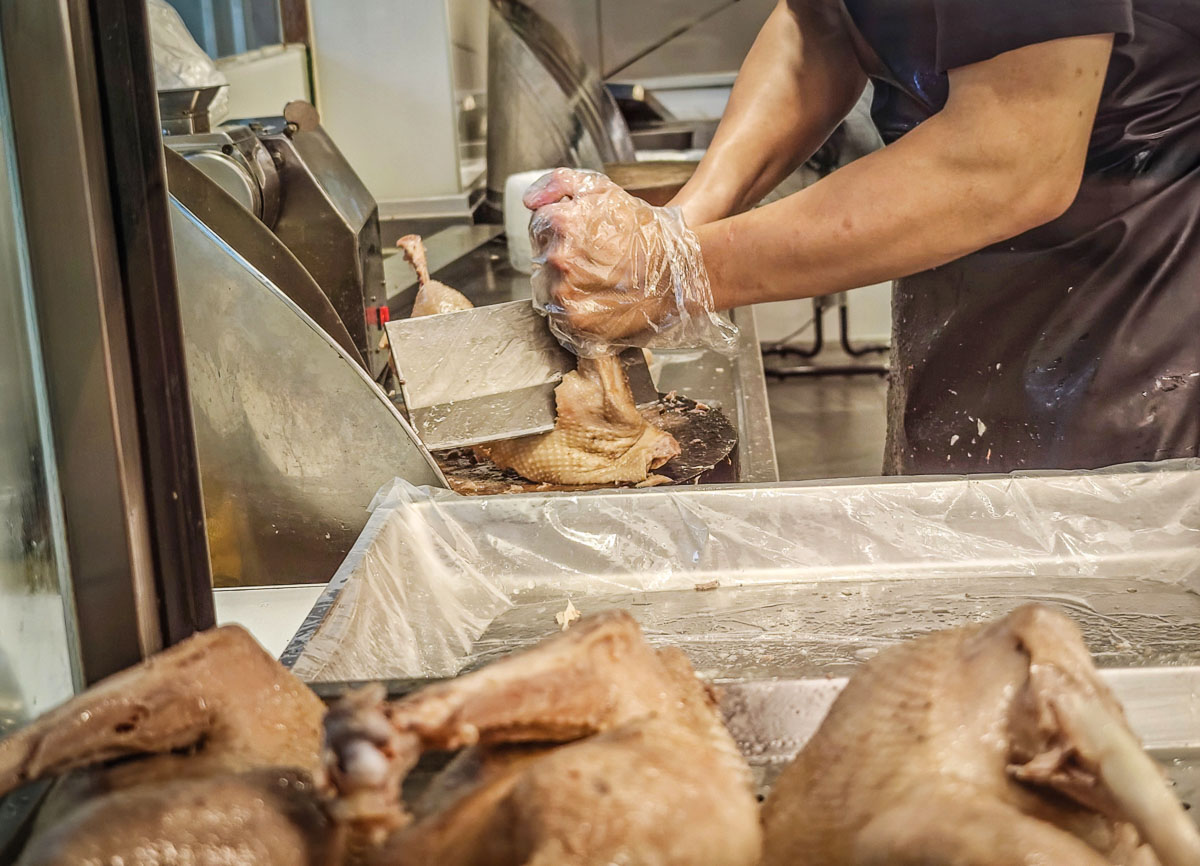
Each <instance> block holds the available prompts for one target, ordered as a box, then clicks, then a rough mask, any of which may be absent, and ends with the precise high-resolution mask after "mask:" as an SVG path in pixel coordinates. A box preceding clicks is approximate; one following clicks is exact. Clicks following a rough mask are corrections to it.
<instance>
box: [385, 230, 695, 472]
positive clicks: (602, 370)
mask: <svg viewBox="0 0 1200 866" xmlns="http://www.w3.org/2000/svg"><path fill="white" fill-rule="evenodd" d="M396 246H398V247H400V249H402V250H403V251H404V257H405V258H406V259H408V261H409V263H410V264H411V265H412V266H413V268H414V269H416V272H417V281H418V283H419V286H420V287H419V288H418V290H417V298H416V301H415V302H414V303H413V311H412V315H413V317H414V318H415V317H417V316H431V315H435V314H437V313H452V312H455V311H457V310H469V309H471V308H472V304H471V302H470V301H469V300H467V299H466V297H464V296H463V295H462V294H461V293H460V292H458V291H456V290H455V289H452V288H450V287H449V286H447V285H445V284H444V283H439V282H438V281H437V280H434V279H431V278H430V276H429V267H428V265H427V264H426V260H425V246H424V244H422V242H421V238H420V237H419V236H417V235H405V236H404V237H402V238H400V240H398V241H397V242H396ZM554 399H555V403H556V406H557V408H558V417H557V421H556V423H555V427H554V430H552V431H550V432H549V433H543V434H538V435H534V436H523V437H520V438H518V439H510V440H507V441H504V442H496V443H489V444H487V445H483V446H480V447H479V448H477V449H476V450H477V452H478V453H479V454H481V455H483V456H484V457H486V458H488V459H489V460H491V461H492V462H493V463H495V464H496V465H497V466H499V467H500V468H501V469H512V470H513V471H514V472H516V473H517V474H518V475H520V476H521V477H523V478H528V479H529V480H530V481H538V482H547V483H550V484H564V485H576V484H579V485H587V484H621V483H633V484H636V483H641V482H643V481H645V480H646V479H647V477H648V476H649V474H650V472H651V471H653V470H654V469H657V468H659V467H660V466H662V465H663V464H664V463H666V462H667V461H668V460H670V459H671V458H673V457H675V456H677V455H678V454H679V443H677V442H676V441H675V439H674V437H672V436H671V434H669V433H666V432H664V431H662V430H659V429H658V428H657V427H655V426H654V425H653V424H651V423H649V422H648V421H647V420H646V419H645V418H643V417H642V415H641V413H640V412H638V409H637V406H636V405H635V403H634V400H633V392H632V390H631V389H630V387H629V380H628V379H627V378H626V376H625V371H624V369H623V368H622V366H621V362H620V360H619V359H618V358H617V357H616V356H615V355H610V356H605V357H601V358H597V359H595V360H589V359H584V358H581V359H580V360H579V364H578V367H577V368H576V369H575V370H574V371H572V372H570V373H567V374H566V375H565V376H564V377H563V380H562V383H561V384H560V385H559V386H558V388H556V389H555V391H554Z"/></svg>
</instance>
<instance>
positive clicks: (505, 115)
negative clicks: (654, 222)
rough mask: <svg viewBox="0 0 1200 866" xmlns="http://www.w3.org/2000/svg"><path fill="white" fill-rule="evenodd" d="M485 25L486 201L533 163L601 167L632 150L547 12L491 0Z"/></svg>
mask: <svg viewBox="0 0 1200 866" xmlns="http://www.w3.org/2000/svg"><path fill="white" fill-rule="evenodd" d="M490 10H491V11H490V18H489V27H488V148H487V169H488V174H487V178H488V180H487V187H488V200H489V203H490V204H491V205H492V206H493V207H495V208H497V209H499V208H501V207H503V194H504V184H505V182H506V180H507V178H509V177H510V176H512V175H514V174H517V173H519V172H523V171H528V170H531V169H534V168H537V167H539V166H546V165H552V166H559V165H564V166H572V167H575V168H590V169H595V170H596V171H602V170H603V168H604V164H605V163H610V162H632V161H633V160H634V159H635V158H636V157H635V154H634V149H633V141H632V139H630V137H629V129H628V127H627V126H626V125H625V120H624V119H623V118H622V117H621V112H620V111H619V110H618V108H617V104H616V102H615V101H614V100H613V98H612V97H611V96H610V95H609V94H608V92H607V91H606V90H605V89H604V84H603V82H602V81H601V79H600V77H599V75H598V74H597V72H596V71H595V69H593V68H591V67H589V66H588V64H587V63H586V62H585V61H584V60H583V58H582V57H581V56H580V55H579V53H578V51H577V50H576V49H575V48H574V47H573V46H572V45H571V43H570V42H568V41H567V40H566V39H565V38H564V37H563V36H562V34H561V33H560V32H559V31H558V30H557V29H556V28H555V27H554V25H553V24H551V23H550V21H549V20H548V19H546V18H545V17H543V16H542V15H540V14H539V13H538V12H536V11H534V10H533V9H531V8H529V7H528V6H527V5H525V4H524V3H521V2H518V0H491V6H490Z"/></svg>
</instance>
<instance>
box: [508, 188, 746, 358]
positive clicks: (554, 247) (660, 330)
mask: <svg viewBox="0 0 1200 866" xmlns="http://www.w3.org/2000/svg"><path fill="white" fill-rule="evenodd" d="M524 201H525V206H526V207H527V208H529V209H530V210H532V211H534V214H533V218H532V219H531V220H530V224H529V236H530V240H531V243H532V246H533V263H534V274H533V302H534V306H536V307H537V309H538V311H539V312H541V313H542V314H543V315H545V316H547V317H548V318H549V321H550V330H551V331H552V332H553V333H554V335H555V336H556V337H557V338H558V339H559V341H560V342H561V343H563V345H565V346H568V347H569V348H572V349H574V350H575V352H577V353H578V354H579V355H581V356H583V357H596V356H598V355H602V354H606V353H608V352H610V351H613V350H614V349H616V348H619V347H624V346H637V347H640V348H644V349H671V348H683V347H689V348H696V347H709V348H714V349H717V350H720V351H731V350H732V349H733V347H734V341H735V339H736V337H737V329H736V328H735V327H734V326H733V325H732V324H730V323H729V322H727V321H725V320H724V319H722V318H721V317H720V316H718V315H717V314H716V313H715V312H714V311H713V298H712V290H711V289H710V287H709V282H708V274H707V272H706V271H705V270H704V260H703V258H702V256H701V253H700V243H699V241H698V240H697V238H696V235H695V234H694V233H693V232H692V231H691V230H690V229H689V228H688V227H687V226H686V225H685V224H684V222H683V216H682V214H681V213H680V211H679V209H678V208H662V207H654V206H653V205H649V204H647V203H646V202H644V201H642V200H641V199H638V198H634V197H633V196H631V195H629V193H627V192H625V191H624V190H622V189H621V188H620V187H619V186H617V185H616V184H615V183H613V182H612V181H611V180H609V179H608V178H607V177H605V176H604V175H602V174H598V173H596V172H592V171H578V170H575V169H567V168H559V169H555V170H554V171H552V172H550V173H549V174H547V175H545V176H544V177H542V178H541V179H540V180H538V181H537V182H536V183H534V184H533V186H531V187H530V188H529V190H528V191H527V192H526V193H525V199H524Z"/></svg>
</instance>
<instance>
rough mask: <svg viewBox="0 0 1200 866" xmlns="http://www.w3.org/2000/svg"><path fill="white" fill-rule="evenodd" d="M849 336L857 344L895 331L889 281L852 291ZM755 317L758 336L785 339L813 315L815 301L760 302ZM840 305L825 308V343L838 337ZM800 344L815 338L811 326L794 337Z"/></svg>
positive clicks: (878, 339) (880, 340) (764, 339)
mask: <svg viewBox="0 0 1200 866" xmlns="http://www.w3.org/2000/svg"><path fill="white" fill-rule="evenodd" d="M849 307H850V340H851V342H852V343H854V344H855V345H862V344H864V343H886V342H888V341H889V340H890V339H891V333H892V287H891V284H890V283H887V284H883V285H878V286H867V287H866V288H862V289H855V290H854V291H853V292H850V293H849ZM755 309H756V310H757V314H756V316H755V321H756V322H757V324H758V338H759V340H761V341H762V342H764V343H772V342H775V341H777V340H782V339H784V338H785V337H787V336H788V335H789V334H791V333H792V332H793V331H795V330H796V329H797V328H799V327H800V326H801V325H803V324H804V323H805V322H807V321H808V320H809V319H811V318H812V313H813V305H812V301H809V300H804V301H781V302H779V303H776V304H759V305H758V306H757V307H756V308H755ZM837 328H838V320H837V309H836V307H831V308H829V309H827V310H826V311H825V344H826V345H827V346H830V347H833V346H834V345H836V343H837V339H838V331H837ZM794 342H796V343H798V344H800V345H809V344H810V343H811V342H812V329H811V328H809V329H808V330H806V331H805V332H804V333H802V334H801V335H800V336H798V337H796V338H795V339H794Z"/></svg>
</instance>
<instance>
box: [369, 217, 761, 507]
mask: <svg viewBox="0 0 1200 866" xmlns="http://www.w3.org/2000/svg"><path fill="white" fill-rule="evenodd" d="M388 261H389V267H391V266H392V265H391V264H390V263H391V262H394V261H395V259H394V258H393V259H389V260H388ZM433 276H434V277H435V278H436V279H439V280H441V281H443V282H444V283H446V284H447V285H449V286H454V288H456V289H458V290H459V291H460V292H462V293H463V294H464V295H466V296H467V297H468V298H469V299H470V300H471V301H472V302H473V303H474V304H475V305H476V306H483V305H486V304H499V303H505V302H508V301H513V300H525V299H528V298H529V297H530V291H531V290H530V286H529V275H528V274H522V273H520V272H518V271H515V270H513V268H512V267H511V266H510V265H509V263H508V253H507V248H506V246H505V244H504V242H503V240H502V239H500V238H496V239H494V240H492V241H491V242H489V243H487V244H484V245H482V246H479V247H476V248H475V249H472V250H471V252H469V253H468V254H466V255H464V256H462V257H461V258H458V259H456V260H455V261H453V262H451V263H449V264H448V265H446V266H445V267H443V268H441V269H439V270H436V271H434V272H433ZM404 300H405V299H404V297H403V296H400V297H398V298H394V299H393V302H392V304H391V308H392V312H393V314H394V315H407V313H408V311H409V310H411V309H412V301H411V299H407V306H403V303H404ZM731 315H732V319H733V322H734V324H736V325H737V326H738V328H739V331H740V336H739V338H738V343H737V347H736V350H735V352H734V354H733V355H732V356H730V357H726V356H724V355H721V354H718V353H716V352H706V351H699V350H697V351H671V352H667V351H655V352H654V353H653V354H654V358H655V362H654V364H653V367H652V372H654V374H655V384H656V386H657V389H658V390H659V391H661V392H663V393H668V392H670V391H673V390H674V391H678V392H679V393H680V394H683V395H684V396H686V397H689V398H691V399H693V400H697V401H699V402H702V403H708V404H710V405H714V406H717V407H719V408H720V409H721V410H722V411H723V412H724V413H725V414H726V416H727V417H728V418H729V419H730V420H731V421H733V423H734V425H735V426H736V427H737V430H738V447H737V451H736V452H735V464H736V469H737V479H738V481H740V482H744V483H754V484H764V483H769V482H772V481H778V480H779V469H778V467H777V465H776V462H775V438H774V433H773V431H772V426H771V409H770V406H769V404H768V402H767V386H766V379H765V378H764V376H763V367H762V355H761V353H760V351H759V348H758V333H757V328H756V326H755V322H754V311H753V310H752V309H751V308H748V307H745V308H741V309H737V310H734V311H733V312H732V314H731Z"/></svg>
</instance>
